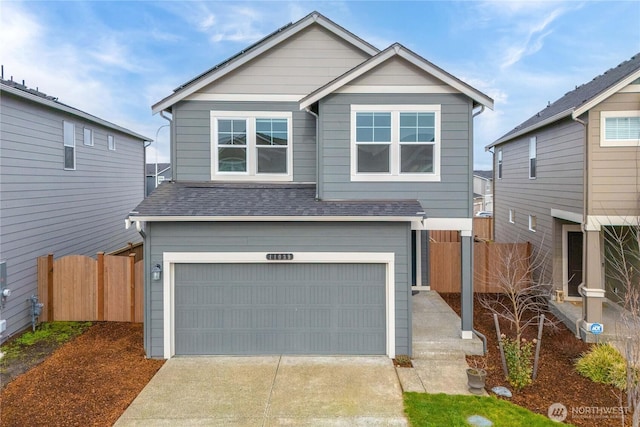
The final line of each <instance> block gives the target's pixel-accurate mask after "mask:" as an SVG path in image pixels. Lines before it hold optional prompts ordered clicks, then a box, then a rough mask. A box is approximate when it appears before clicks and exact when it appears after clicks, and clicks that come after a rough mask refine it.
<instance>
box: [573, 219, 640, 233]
mask: <svg viewBox="0 0 640 427" xmlns="http://www.w3.org/2000/svg"><path fill="white" fill-rule="evenodd" d="M603 225H605V226H608V225H618V226H630V227H637V226H638V225H640V216H632V215H626V216H625V215H589V216H587V222H586V224H585V227H584V228H585V230H587V231H600V230H601V229H602V226H603Z"/></svg>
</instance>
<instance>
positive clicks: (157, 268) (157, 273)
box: [151, 264, 162, 282]
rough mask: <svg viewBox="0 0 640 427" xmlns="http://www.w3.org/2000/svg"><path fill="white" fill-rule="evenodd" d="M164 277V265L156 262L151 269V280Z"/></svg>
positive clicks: (155, 280)
mask: <svg viewBox="0 0 640 427" xmlns="http://www.w3.org/2000/svg"><path fill="white" fill-rule="evenodd" d="M161 277H162V266H161V265H160V264H156V265H154V266H153V268H152V269H151V280H153V281H154V282H157V281H158V280H160V278H161Z"/></svg>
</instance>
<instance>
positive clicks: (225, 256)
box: [162, 252, 396, 359]
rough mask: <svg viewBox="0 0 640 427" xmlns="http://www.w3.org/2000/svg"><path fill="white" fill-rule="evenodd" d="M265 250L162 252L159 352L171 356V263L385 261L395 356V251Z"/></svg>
mask: <svg viewBox="0 0 640 427" xmlns="http://www.w3.org/2000/svg"><path fill="white" fill-rule="evenodd" d="M266 254H267V253H266V252H164V253H163V254H162V265H163V268H162V270H163V272H164V273H163V279H162V280H163V281H162V287H163V316H164V319H163V326H164V332H163V346H164V349H163V356H164V358H165V359H170V358H171V357H173V356H175V265H176V264H183V263H188V264H195V263H207V264H210V263H214V264H232V263H255V264H265V263H274V262H276V263H279V264H284V263H291V264H293V263H314V264H315V263H317V264H337V263H356V264H360V263H363V264H365V263H366V264H385V265H386V286H385V290H386V335H387V343H386V352H387V356H388V357H389V358H394V357H396V332H395V331H396V306H395V287H396V285H395V254H394V253H393V252H336V253H332V252H293V260H291V261H269V260H267V259H266Z"/></svg>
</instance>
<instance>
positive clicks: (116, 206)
mask: <svg viewBox="0 0 640 427" xmlns="http://www.w3.org/2000/svg"><path fill="white" fill-rule="evenodd" d="M0 95H1V96H0V107H1V108H0V260H2V261H5V262H6V272H7V281H6V287H7V288H8V289H10V291H11V295H9V296H8V297H7V298H4V299H2V302H1V304H0V319H3V320H6V321H7V324H6V326H7V329H6V331H5V332H2V333H1V334H2V336H3V337H4V338H6V337H7V336H10V335H11V334H13V333H15V332H17V331H20V330H22V329H24V328H25V327H27V326H28V325H31V305H30V303H29V302H28V301H27V299H28V298H30V297H31V296H32V295H37V277H36V276H37V274H36V259H37V258H38V257H39V256H43V255H47V254H48V253H53V254H54V255H55V256H56V257H61V256H64V255H70V254H81V255H89V256H95V254H96V252H98V251H105V252H110V251H114V250H116V249H119V248H122V247H124V246H126V245H127V243H128V242H139V241H140V240H141V239H140V236H139V235H138V234H137V233H135V232H133V231H132V230H124V229H123V227H122V224H123V221H124V219H125V217H126V215H127V213H128V212H129V211H130V210H131V208H132V207H133V206H135V205H136V204H138V203H140V201H141V200H142V199H143V198H144V141H148V140H149V139H148V138H145V137H144V136H141V135H138V134H136V133H134V132H131V131H129V130H127V129H124V128H122V127H120V126H117V125H114V124H113V123H109V122H107V121H105V120H102V119H100V118H98V117H95V116H92V115H90V114H87V113H85V112H83V111H80V110H78V109H76V108H73V107H70V106H68V105H65V104H63V103H61V102H58V101H57V98H54V97H51V96H47V95H45V94H43V93H41V92H39V91H37V90H33V89H29V88H27V87H26V86H24V85H21V84H18V83H16V82H14V81H7V80H0ZM3 286H4V285H3Z"/></svg>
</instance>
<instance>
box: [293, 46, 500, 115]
mask: <svg viewBox="0 0 640 427" xmlns="http://www.w3.org/2000/svg"><path fill="white" fill-rule="evenodd" d="M396 55H397V56H399V57H401V58H403V59H405V60H406V61H408V62H410V63H411V64H413V65H415V66H416V67H418V68H420V69H421V70H423V71H424V72H426V73H427V74H430V75H432V76H434V77H436V78H438V79H439V80H442V81H443V82H445V83H446V84H448V85H449V86H451V87H453V88H454V89H456V90H458V91H460V92H461V93H463V94H465V95H467V96H468V97H469V98H471V99H473V100H474V101H476V102H478V103H479V104H481V105H484V106H485V107H489V108H490V109H492V110H493V100H492V99H491V98H489V97H488V96H486V95H485V94H483V93H482V92H480V91H477V90H475V89H473V88H471V87H470V86H467V85H466V84H464V83H462V82H461V81H460V80H458V79H456V78H455V77H453V76H452V75H450V74H448V73H446V72H444V71H442V70H440V69H439V68H436V67H435V66H433V65H431V64H430V63H429V62H427V61H426V60H424V59H423V58H420V57H419V56H417V55H416V54H414V53H412V52H410V51H408V50H407V49H406V48H405V47H403V46H401V45H399V44H394V45H392V46H390V47H388V48H387V49H385V50H383V51H382V52H380V53H379V54H378V55H376V56H374V57H372V58H371V59H369V60H367V61H365V62H364V63H362V64H361V65H359V66H357V67H356V68H354V69H352V70H350V71H348V72H347V73H345V74H343V75H342V77H339V78H338V79H336V80H334V81H333V82H331V83H329V84H327V85H325V86H323V87H321V88H320V89H318V90H316V91H315V92H312V93H311V94H309V95H308V96H307V97H305V98H303V99H301V100H300V109H301V110H304V109H305V108H307V107H309V106H310V105H312V104H314V103H316V102H318V101H319V100H320V99H322V98H324V97H325V96H327V95H329V94H330V93H333V92H335V91H337V90H338V89H340V88H342V87H343V86H345V85H346V84H348V83H350V82H352V81H353V80H354V79H356V78H358V77H360V76H362V75H363V74H365V73H367V72H369V71H371V70H372V69H374V68H376V67H377V66H378V65H380V64H382V63H383V62H385V61H386V60H388V59H390V58H392V57H393V56H396Z"/></svg>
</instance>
